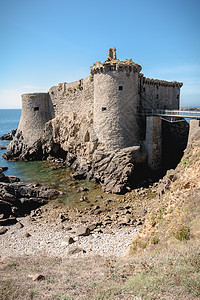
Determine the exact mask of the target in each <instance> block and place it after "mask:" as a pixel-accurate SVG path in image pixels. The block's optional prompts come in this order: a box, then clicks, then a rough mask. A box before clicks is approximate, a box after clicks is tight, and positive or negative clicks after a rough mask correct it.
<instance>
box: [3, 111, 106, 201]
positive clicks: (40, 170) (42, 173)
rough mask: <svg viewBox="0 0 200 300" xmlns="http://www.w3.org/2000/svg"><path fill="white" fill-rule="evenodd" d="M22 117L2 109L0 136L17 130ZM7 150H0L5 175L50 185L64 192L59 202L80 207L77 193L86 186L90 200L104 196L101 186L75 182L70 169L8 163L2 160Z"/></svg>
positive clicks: (43, 163) (7, 142) (48, 165)
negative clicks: (98, 195)
mask: <svg viewBox="0 0 200 300" xmlns="http://www.w3.org/2000/svg"><path fill="white" fill-rule="evenodd" d="M20 116H21V110H20V109H0V136H2V135H4V134H6V133H8V132H9V131H10V130H11V129H16V128H17V127H18V124H19V120H20ZM9 142H10V141H2V140H0V146H5V147H7V146H8V144H9ZM4 152H6V150H0V166H6V167H8V170H7V171H5V172H4V174H5V175H14V176H17V177H19V178H20V179H21V180H22V181H35V182H38V183H40V184H44V185H48V186H50V187H52V188H55V189H57V190H61V191H63V192H64V196H59V198H58V199H59V200H60V201H62V202H64V203H67V204H70V205H76V203H77V204H78V206H80V205H83V204H80V201H79V198H80V193H77V189H78V188H79V187H83V186H86V187H88V188H89V189H90V192H89V195H88V196H89V198H90V200H92V199H93V200H95V199H96V194H102V190H101V189H100V187H99V185H96V184H94V183H92V182H88V181H86V180H79V181H78V180H74V179H71V178H70V173H71V170H70V169H69V168H60V169H57V170H55V169H54V168H53V167H52V165H51V164H50V163H48V162H46V161H30V162H23V161H22V162H20V161H7V160H5V159H3V158H2V154H3V153H4Z"/></svg>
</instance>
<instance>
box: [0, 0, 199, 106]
mask: <svg viewBox="0 0 200 300" xmlns="http://www.w3.org/2000/svg"><path fill="white" fill-rule="evenodd" d="M0 7H1V10H0V43H1V46H0V54H1V55H0V108H20V107H21V99H20V95H21V94H22V93H26V92H40V91H41V92H44V91H48V89H49V88H50V87H51V86H53V85H57V84H58V83H59V82H71V81H74V80H78V79H80V78H84V77H86V76H89V67H90V66H91V65H92V64H93V63H94V62H95V61H97V60H100V61H104V60H105V59H106V58H107V53H108V48H110V47H116V48H117V56H118V58H119V59H121V60H124V59H125V58H132V59H133V61H135V62H137V63H139V64H141V65H142V67H143V70H142V72H143V73H144V75H145V76H146V77H151V78H159V79H165V80H176V81H181V82H183V84H184V86H183V88H182V89H181V104H182V105H184V106H186V105H187V106H192V105H193V106H194V105H196V106H197V105H198V106H200V1H199V0H187V1H186V0H173V1H172V0H168V1H163V0H160V1H157V0H151V1H150V0H149V1H147V0H142V1H139V0H137V1H135V0H132V1H131V0H124V1H118V0H115V1H113V0H110V1H108V0H107V1H105V0H101V1H94V0H93V1H90V0H85V1H83V0H82V1H80V0H74V1H68V0H17V1H16V0H0Z"/></svg>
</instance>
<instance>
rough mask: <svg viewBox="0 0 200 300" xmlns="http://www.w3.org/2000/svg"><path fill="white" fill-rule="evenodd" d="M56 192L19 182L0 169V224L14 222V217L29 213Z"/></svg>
mask: <svg viewBox="0 0 200 300" xmlns="http://www.w3.org/2000/svg"><path fill="white" fill-rule="evenodd" d="M0 170H1V168H0ZM57 194H58V192H57V191H55V190H53V189H50V188H48V187H45V186H38V185H37V184H34V183H23V182H20V179H19V178H17V177H15V176H5V175H4V174H3V173H2V171H0V224H1V225H7V224H14V223H15V221H14V219H15V218H16V217H20V216H24V215H26V214H29V213H30V212H31V210H33V209H36V208H38V207H40V206H41V205H43V204H46V203H47V200H48V199H51V198H53V197H54V196H56V195H57Z"/></svg>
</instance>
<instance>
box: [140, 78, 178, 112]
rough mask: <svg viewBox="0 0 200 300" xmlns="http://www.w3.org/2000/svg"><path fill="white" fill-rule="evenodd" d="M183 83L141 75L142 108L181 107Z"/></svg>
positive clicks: (175, 108)
mask: <svg viewBox="0 0 200 300" xmlns="http://www.w3.org/2000/svg"><path fill="white" fill-rule="evenodd" d="M181 86H182V83H179V82H173V81H171V82H170V81H164V80H158V79H151V78H146V77H143V76H141V77H140V97H141V99H140V109H174V110H178V109H179V102H180V87H181Z"/></svg>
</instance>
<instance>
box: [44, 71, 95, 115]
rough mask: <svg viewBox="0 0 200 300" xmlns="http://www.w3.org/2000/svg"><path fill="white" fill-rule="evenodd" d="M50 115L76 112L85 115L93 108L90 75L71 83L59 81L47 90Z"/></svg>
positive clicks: (91, 79) (92, 84) (92, 88)
mask: <svg viewBox="0 0 200 300" xmlns="http://www.w3.org/2000/svg"><path fill="white" fill-rule="evenodd" d="M49 97H50V100H49V101H50V108H51V115H52V117H53V118H54V117H57V116H62V115H69V114H71V113H76V114H78V115H85V114H87V113H88V112H89V111H92V110H93V102H94V83H93V78H92V77H91V76H89V77H86V78H84V79H81V80H78V81H74V82H71V83H66V82H64V83H60V84H59V85H58V86H54V87H52V88H50V90H49Z"/></svg>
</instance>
